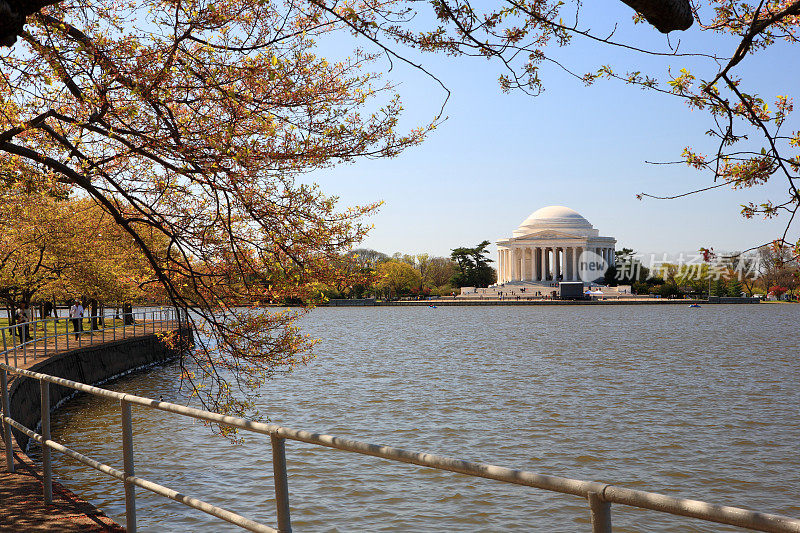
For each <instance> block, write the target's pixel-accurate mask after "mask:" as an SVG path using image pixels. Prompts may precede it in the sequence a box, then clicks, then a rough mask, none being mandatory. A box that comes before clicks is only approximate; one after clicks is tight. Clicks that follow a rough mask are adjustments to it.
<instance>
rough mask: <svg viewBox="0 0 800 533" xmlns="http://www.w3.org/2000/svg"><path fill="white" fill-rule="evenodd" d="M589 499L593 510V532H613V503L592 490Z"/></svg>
mask: <svg viewBox="0 0 800 533" xmlns="http://www.w3.org/2000/svg"><path fill="white" fill-rule="evenodd" d="M587 499H588V500H589V508H590V509H591V511H592V533H611V503H609V502H607V501H604V500H603V498H602V497H601V496H600V494H599V493H597V492H590V493H589V494H588V495H587Z"/></svg>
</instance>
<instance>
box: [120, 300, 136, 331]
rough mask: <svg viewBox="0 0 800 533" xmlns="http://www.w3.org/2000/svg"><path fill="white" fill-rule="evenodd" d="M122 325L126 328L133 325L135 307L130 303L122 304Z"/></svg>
mask: <svg viewBox="0 0 800 533" xmlns="http://www.w3.org/2000/svg"><path fill="white" fill-rule="evenodd" d="M122 323H123V324H124V325H126V326H130V325H131V324H133V306H132V305H131V304H130V303H124V304H122Z"/></svg>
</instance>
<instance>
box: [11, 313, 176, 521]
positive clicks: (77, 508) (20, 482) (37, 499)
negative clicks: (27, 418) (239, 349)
mask: <svg viewBox="0 0 800 533" xmlns="http://www.w3.org/2000/svg"><path fill="white" fill-rule="evenodd" d="M177 326H178V324H177V322H164V323H158V322H144V323H142V322H137V324H136V331H135V333H134V327H133V326H126V327H124V328H123V327H122V326H119V327H118V328H116V330H115V331H112V330H109V329H107V330H105V331H95V332H93V333H90V332H84V333H83V334H82V335H81V337H80V339H79V341H80V342H79V341H77V340H75V339H74V336H70V337H71V338H70V341H69V348H67V346H66V343H65V339H64V337H61V338H59V339H58V347H57V349H56V343H55V342H54V339H49V340H48V343H47V345H45V343H44V341H37V342H36V348H35V349H34V348H33V347H32V346H28V347H27V349H26V350H24V351H23V350H22V349H21V348H20V349H18V350H17V365H16V366H17V367H18V368H30V367H32V366H33V365H35V364H37V363H40V362H42V361H44V360H45V359H46V358H48V357H52V356H54V355H56V354H58V353H63V352H67V351H72V350H75V349H78V348H79V347H80V348H84V347H87V346H92V345H98V344H102V343H104V342H111V341H113V340H122V339H126V338H134V337H141V336H145V335H152V334H153V333H157V332H161V331H170V330H173V329H175V328H177ZM9 344H10V342H9ZM79 344H80V346H79ZM45 353H46V354H47V355H46V356H45ZM8 364H10V365H14V354H13V351H12V353H10V354H9V361H8ZM9 378H12V376H11V375H10V376H9ZM12 379H13V378H12ZM12 416H13V415H12ZM0 429H2V428H1V425H0ZM13 453H14V463H15V467H16V471H15V472H14V473H13V474H12V473H9V472H8V471H7V470H6V468H5V461H4V460H3V461H2V463H0V502H2V503H0V532H23V531H24V532H28V531H49V532H62V531H65V532H72V531H110V532H122V531H125V528H123V527H122V526H120V525H118V524H117V523H115V522H114V521H113V520H111V519H110V518H109V517H107V516H106V515H105V514H103V512H102V511H100V510H99V509H97V508H95V507H94V506H93V505H92V504H90V503H88V502H86V501H84V500H82V499H80V498H79V497H77V496H76V495H75V494H73V493H72V492H71V491H70V490H69V489H67V488H65V487H63V486H62V485H61V484H60V483H57V482H55V481H54V482H53V503H52V504H50V505H47V504H46V503H45V502H44V496H43V481H42V479H43V476H42V471H41V470H40V469H39V467H38V466H37V465H35V464H34V463H33V462H32V461H31V460H30V459H29V458H28V456H27V455H25V454H24V453H22V451H21V450H20V449H19V446H18V445H17V443H16V441H14V444H13ZM4 457H5V445H4V443H3V440H2V439H0V459H3V458H4Z"/></svg>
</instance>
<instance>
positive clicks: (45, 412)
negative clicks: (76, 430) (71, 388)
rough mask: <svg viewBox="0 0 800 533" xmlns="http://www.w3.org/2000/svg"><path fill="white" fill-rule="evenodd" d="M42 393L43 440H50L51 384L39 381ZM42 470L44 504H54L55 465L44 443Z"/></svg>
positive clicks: (48, 448)
mask: <svg viewBox="0 0 800 533" xmlns="http://www.w3.org/2000/svg"><path fill="white" fill-rule="evenodd" d="M39 391H40V392H41V399H42V401H41V403H40V404H39V406H40V411H41V413H40V414H41V416H42V438H43V440H44V441H48V440H50V383H48V382H47V381H45V380H43V379H41V380H39ZM42 469H43V470H44V503H48V504H49V503H53V465H52V463H51V462H50V447H49V446H47V445H46V444H45V443H44V442H42Z"/></svg>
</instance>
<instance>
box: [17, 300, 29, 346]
mask: <svg viewBox="0 0 800 533" xmlns="http://www.w3.org/2000/svg"><path fill="white" fill-rule="evenodd" d="M30 320H31V311H30V309H28V304H26V303H25V302H22V303H21V304H19V307H18V308H17V311H16V313H15V314H14V322H16V323H17V325H18V327H17V335H18V336H19V341H20V342H27V341H29V340H31V334H30V325H29V324H28V322H30Z"/></svg>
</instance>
